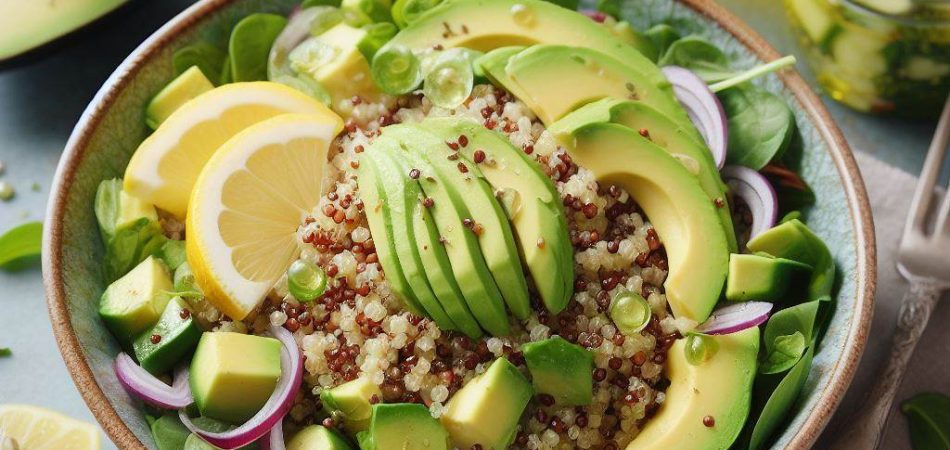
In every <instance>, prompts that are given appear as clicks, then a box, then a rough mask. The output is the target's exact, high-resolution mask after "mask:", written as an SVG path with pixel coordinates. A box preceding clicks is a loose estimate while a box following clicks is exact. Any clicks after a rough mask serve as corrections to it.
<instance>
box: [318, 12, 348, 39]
mask: <svg viewBox="0 0 950 450" xmlns="http://www.w3.org/2000/svg"><path fill="white" fill-rule="evenodd" d="M324 8H326V9H325V12H323V13H321V14H318V15H316V16H314V17H313V20H312V21H311V22H310V35H311V36H319V35H321V34H323V33H324V32H325V31H327V30H329V29H330V28H333V27H335V26H336V25H337V24H339V23H340V22H343V12H342V11H340V10H339V9H338V8H331V7H324Z"/></svg>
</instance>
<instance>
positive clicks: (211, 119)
mask: <svg viewBox="0 0 950 450" xmlns="http://www.w3.org/2000/svg"><path fill="white" fill-rule="evenodd" d="M287 113H302V114H313V115H317V116H321V117H327V118H331V117H336V114H335V113H333V111H331V110H330V109H328V108H327V107H326V106H324V105H323V104H322V103H320V102H318V101H317V100H314V99H313V98H312V97H310V96H308V95H306V94H303V93H301V92H300V91H297V90H296V89H293V88H290V87H287V86H284V85H282V84H278V83H271V82H266V81H260V82H251V83H232V84H227V85H224V86H221V87H218V88H215V89H212V90H210V91H208V92H205V93H204V94H201V95H199V96H197V97H195V98H194V99H192V100H190V101H188V102H187V103H185V104H184V105H182V106H181V107H180V108H178V109H177V110H175V112H174V113H172V114H171V115H170V116H169V117H168V119H166V120H165V121H164V122H162V124H161V126H159V127H158V129H157V130H155V132H154V133H153V134H152V135H151V136H149V137H148V138H147V139H145V141H144V142H142V144H141V145H140V146H139V148H138V150H136V151H135V154H133V155H132V160H131V161H129V165H128V167H127V168H126V169H125V182H124V189H125V190H126V191H127V192H128V193H130V194H132V195H134V196H136V197H138V198H140V199H142V200H144V201H146V202H148V203H151V204H153V205H155V206H157V207H159V208H161V209H164V210H166V211H168V212H170V213H171V214H173V215H175V216H176V217H178V218H179V219H184V217H185V213H186V211H187V209H188V199H189V196H190V195H191V188H192V186H194V184H195V180H196V179H197V178H198V174H199V173H201V169H202V167H204V165H205V163H206V162H208V159H209V158H211V155H212V154H213V153H214V152H215V150H217V149H218V147H220V146H221V144H224V143H225V142H226V141H227V140H228V139H230V138H231V137H232V136H234V135H235V134H237V133H239V132H241V130H244V129H245V128H247V127H249V126H251V125H254V124H256V123H258V122H261V121H264V120H267V119H270V118H272V117H275V116H278V115H281V114H287Z"/></svg>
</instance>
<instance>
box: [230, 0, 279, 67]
mask: <svg viewBox="0 0 950 450" xmlns="http://www.w3.org/2000/svg"><path fill="white" fill-rule="evenodd" d="M285 26H287V19H286V18H285V17H283V16H278V15H276V14H266V13H257V14H251V15H249V16H247V17H245V18H244V19H241V21H240V22H238V23H237V25H235V26H234V29H233V30H231V38H230V40H229V42H228V56H229V57H230V59H231V78H232V79H233V80H234V81H236V82H239V81H262V80H266V79H267V58H268V56H269V55H270V48H271V45H273V44H274V40H276V39H277V36H278V35H279V34H280V32H281V31H283V30H284V27H285Z"/></svg>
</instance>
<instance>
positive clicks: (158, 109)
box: [145, 66, 214, 130]
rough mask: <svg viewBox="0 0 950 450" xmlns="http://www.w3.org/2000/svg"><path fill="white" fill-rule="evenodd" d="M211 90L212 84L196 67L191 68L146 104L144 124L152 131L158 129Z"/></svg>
mask: <svg viewBox="0 0 950 450" xmlns="http://www.w3.org/2000/svg"><path fill="white" fill-rule="evenodd" d="M212 89H214V84H212V83H211V81H209V80H208V78H207V77H206V76H205V75H204V74H203V73H202V72H201V69H199V68H198V66H191V67H190V68H189V69H188V70H186V71H184V72H182V74H181V75H179V76H178V78H175V79H174V80H172V82H171V83H168V84H167V85H166V86H165V87H164V88H163V89H162V90H161V91H159V92H158V94H155V97H152V100H151V101H149V102H148V106H147V107H146V108H145V124H146V125H148V126H149V128H151V129H153V130H154V129H156V128H158V126H159V125H161V124H162V122H164V121H165V119H167V118H168V116H171V115H172V113H173V112H175V111H176V110H178V108H180V107H181V106H182V105H184V104H185V103H187V102H188V101H190V100H191V99H193V98H195V97H197V96H199V95H201V94H204V93H205V92H208V91H210V90H212Z"/></svg>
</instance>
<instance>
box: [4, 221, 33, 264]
mask: <svg viewBox="0 0 950 450" xmlns="http://www.w3.org/2000/svg"><path fill="white" fill-rule="evenodd" d="M42 241H43V224H42V223H41V222H28V223H25V224H23V225H20V226H17V227H14V228H12V229H10V231H7V232H6V233H4V234H3V236H0V269H3V270H8V271H16V270H22V269H25V268H26V267H28V266H30V265H32V264H34V263H36V262H37V261H39V259H40V251H41V249H42Z"/></svg>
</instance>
